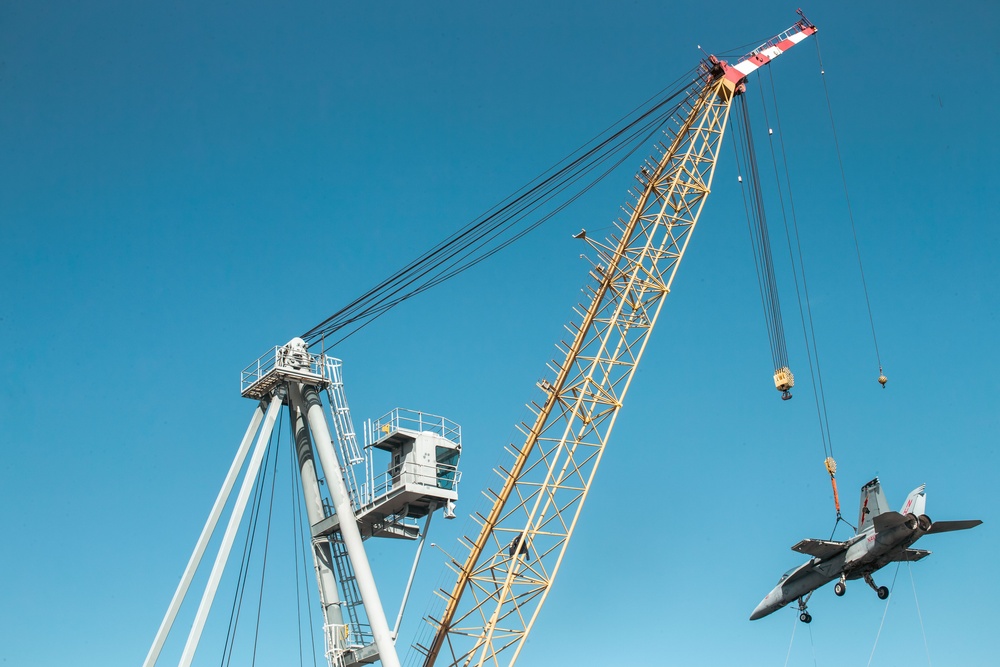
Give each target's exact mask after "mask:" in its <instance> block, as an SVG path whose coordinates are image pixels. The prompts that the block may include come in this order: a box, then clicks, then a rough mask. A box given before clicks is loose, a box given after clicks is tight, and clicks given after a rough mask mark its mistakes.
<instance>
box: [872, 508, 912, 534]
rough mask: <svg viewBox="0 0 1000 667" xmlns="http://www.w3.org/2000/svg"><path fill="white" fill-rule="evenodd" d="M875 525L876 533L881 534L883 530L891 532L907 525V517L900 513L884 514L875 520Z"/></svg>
mask: <svg viewBox="0 0 1000 667" xmlns="http://www.w3.org/2000/svg"><path fill="white" fill-rule="evenodd" d="M873 523H874V524H875V532H876V533H881V532H882V531H883V530H889V529H890V528H895V527H896V526H901V525H903V524H904V523H906V516H904V515H902V514H900V513H899V512H883V513H882V514H879V515H878V516H876V517H875V518H874V519H873Z"/></svg>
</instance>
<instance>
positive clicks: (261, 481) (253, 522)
mask: <svg viewBox="0 0 1000 667" xmlns="http://www.w3.org/2000/svg"><path fill="white" fill-rule="evenodd" d="M279 420H281V421H279V428H278V429H277V432H278V433H280V428H281V422H283V421H284V419H283V415H281V413H279ZM279 439H280V436H279ZM272 447H274V448H276V447H277V445H275V430H272V431H271V436H270V438H269V439H268V443H267V450H266V451H265V456H264V462H263V465H262V466H261V470H260V472H259V473H258V474H257V479H256V480H254V490H253V497H252V500H251V510H250V518H249V520H248V521H247V531H246V536H245V539H244V542H243V556H242V558H241V561H240V570H239V574H238V575H237V578H236V590H235V592H234V594H233V604H232V607H231V609H230V613H229V625H228V628H227V630H226V639H225V643H224V645H223V649H222V660H221V661H220V664H221V665H230V664H231V663H232V658H233V651H234V650H235V647H236V632H237V629H238V628H239V621H240V615H241V612H242V610H243V597H244V594H245V593H246V586H247V581H248V577H249V570H250V563H251V559H252V558H253V547H254V544H256V535H257V522H258V520H259V518H260V510H261V506H262V504H263V495H264V486H265V484H266V480H267V476H268V473H269V472H270V474H271V475H272V477H273V476H274V474H275V473H276V471H275V467H276V466H273V465H271V464H270V458H269V457H270V454H271V449H272ZM254 651H256V646H255V647H254Z"/></svg>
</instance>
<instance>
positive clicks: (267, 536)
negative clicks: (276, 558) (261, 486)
mask: <svg viewBox="0 0 1000 667" xmlns="http://www.w3.org/2000/svg"><path fill="white" fill-rule="evenodd" d="M278 433H280V430H279V431H278ZM280 449H281V437H280V435H279V437H278V441H277V443H275V445H274V463H273V464H272V465H271V469H272V472H271V497H270V499H269V500H268V505H267V525H266V526H265V530H264V557H263V559H262V560H261V564H260V588H259V589H258V591H257V623H256V625H255V626H254V633H253V655H252V657H251V660H250V664H251V665H256V664H257V642H258V640H259V638H260V610H261V606H262V605H263V603H264V577H265V576H266V575H267V552H268V547H269V546H270V544H271V519H272V517H273V516H274V485H275V483H277V481H278V451H279V450H280Z"/></svg>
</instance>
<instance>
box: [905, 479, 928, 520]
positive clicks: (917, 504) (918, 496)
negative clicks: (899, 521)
mask: <svg viewBox="0 0 1000 667" xmlns="http://www.w3.org/2000/svg"><path fill="white" fill-rule="evenodd" d="M926 486H927V485H926V484H921V485H920V486H918V487H917V488H915V489H913V490H912V491H910V495H908V496H906V502H904V503H903V509H901V510H899V513H900V514H916V515H917V516H920V515H921V514H926V513H927V512H925V511H924V508H925V507H926V505H927V492H926V491H924V487H926Z"/></svg>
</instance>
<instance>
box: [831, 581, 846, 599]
mask: <svg viewBox="0 0 1000 667" xmlns="http://www.w3.org/2000/svg"><path fill="white" fill-rule="evenodd" d="M833 592H834V593H836V594H837V597H838V598H839V597H843V595H844V593H846V592H847V584H845V583H844V582H842V581H838V582H837V585H836V586H834V587H833Z"/></svg>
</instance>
